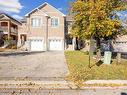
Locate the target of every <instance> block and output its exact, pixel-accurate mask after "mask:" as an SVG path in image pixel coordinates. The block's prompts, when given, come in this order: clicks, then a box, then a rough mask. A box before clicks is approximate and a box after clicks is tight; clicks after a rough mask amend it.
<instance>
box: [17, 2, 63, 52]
mask: <svg viewBox="0 0 127 95" xmlns="http://www.w3.org/2000/svg"><path fill="white" fill-rule="evenodd" d="M23 41H24V42H23ZM21 43H25V48H26V49H27V50H29V51H47V50H64V49H65V15H64V14H63V13H62V12H60V11H59V10H57V9H56V8H55V7H53V6H51V5H50V4H48V3H44V4H42V5H40V6H38V7H37V8H35V9H33V10H32V11H30V12H29V13H27V14H26V15H25V20H23V21H22V26H20V28H19V44H18V46H19V47H20V46H21Z"/></svg>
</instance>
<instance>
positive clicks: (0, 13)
mask: <svg viewBox="0 0 127 95" xmlns="http://www.w3.org/2000/svg"><path fill="white" fill-rule="evenodd" d="M0 15H5V16H6V17H8V18H10V19H12V20H14V21H16V22H17V23H18V24H22V23H21V22H20V21H18V20H16V19H15V18H13V17H11V16H9V15H8V14H6V13H2V12H0Z"/></svg>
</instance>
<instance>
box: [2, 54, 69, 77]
mask: <svg viewBox="0 0 127 95" xmlns="http://www.w3.org/2000/svg"><path fill="white" fill-rule="evenodd" d="M67 74H68V68H67V64H66V61H65V56H64V52H42V53H28V54H27V53H24V54H12V55H6V56H4V55H0V79H2V78H3V79H9V78H32V79H42V78H63V77H65V76H66V75H67Z"/></svg>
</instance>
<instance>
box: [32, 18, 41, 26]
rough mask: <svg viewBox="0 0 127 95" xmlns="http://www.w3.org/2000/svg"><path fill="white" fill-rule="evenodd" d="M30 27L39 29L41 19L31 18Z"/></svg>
mask: <svg viewBox="0 0 127 95" xmlns="http://www.w3.org/2000/svg"><path fill="white" fill-rule="evenodd" d="M31 25H32V27H40V26H41V18H32V19H31Z"/></svg>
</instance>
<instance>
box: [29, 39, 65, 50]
mask: <svg viewBox="0 0 127 95" xmlns="http://www.w3.org/2000/svg"><path fill="white" fill-rule="evenodd" d="M47 46H48V50H50V51H62V50H64V48H63V40H62V39H49V40H48V45H47ZM45 47H46V45H45V41H44V39H30V51H45V50H46V48H45Z"/></svg>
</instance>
